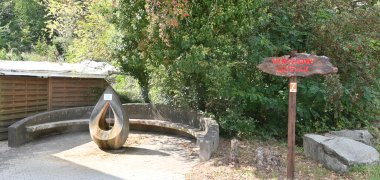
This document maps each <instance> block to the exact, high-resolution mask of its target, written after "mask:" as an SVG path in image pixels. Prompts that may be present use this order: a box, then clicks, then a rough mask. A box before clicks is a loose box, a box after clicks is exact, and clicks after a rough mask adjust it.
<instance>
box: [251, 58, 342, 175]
mask: <svg viewBox="0 0 380 180" xmlns="http://www.w3.org/2000/svg"><path fill="white" fill-rule="evenodd" d="M257 67H258V68H259V69H260V70H261V71H263V72H265V73H268V74H272V75H275V76H284V77H289V78H290V82H289V108H288V156H287V160H288V163H287V179H294V145H295V139H296V130H295V125H296V109H297V107H296V97H297V77H308V76H311V75H315V74H321V75H323V74H331V73H337V72H338V68H336V67H334V66H333V65H332V64H331V63H330V61H329V58H328V57H326V56H316V55H310V54H306V53H294V54H292V55H290V56H282V57H269V58H265V59H264V62H263V63H261V64H259V65H258V66H257Z"/></svg>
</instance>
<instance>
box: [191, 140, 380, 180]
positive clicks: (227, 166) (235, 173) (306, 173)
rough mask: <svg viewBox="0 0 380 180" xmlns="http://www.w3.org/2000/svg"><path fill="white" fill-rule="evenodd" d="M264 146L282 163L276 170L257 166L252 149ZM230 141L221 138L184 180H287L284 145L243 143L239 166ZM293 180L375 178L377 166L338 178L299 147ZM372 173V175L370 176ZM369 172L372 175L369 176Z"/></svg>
mask: <svg viewBox="0 0 380 180" xmlns="http://www.w3.org/2000/svg"><path fill="white" fill-rule="evenodd" d="M257 147H263V148H267V149H270V150H271V151H276V153H279V154H280V155H281V163H280V165H279V166H277V167H273V166H272V167H271V166H268V167H264V168H262V167H258V166H257V164H256V160H255V156H256V154H255V150H256V148H257ZM229 153H230V140H229V139H221V140H220V144H219V148H218V150H217V152H216V153H215V154H214V155H213V157H212V159H211V160H210V161H208V162H204V163H200V164H198V165H197V166H195V167H194V168H193V169H192V171H191V172H190V173H189V174H188V175H187V179H218V180H221V179H226V180H227V179H228V180H231V179H239V180H240V179H250V180H251V179H286V155H287V146H286V144H285V143H279V142H278V141H275V140H271V141H260V140H250V141H247V140H244V141H240V145H239V163H237V164H235V165H234V164H233V163H231V162H230V158H229V156H230V154H229ZM295 162H296V167H295V177H296V179H302V180H303V179H326V180H333V179H376V177H377V175H378V174H377V172H376V171H377V170H378V169H380V166H374V167H361V168H355V169H354V171H353V172H349V173H346V174H344V175H340V174H337V173H334V172H332V171H330V170H328V169H326V168H324V167H323V166H322V165H321V164H318V163H316V162H314V161H313V160H311V159H309V158H306V157H305V156H304V155H303V152H302V148H297V150H296V157H295ZM373 172H375V173H376V174H375V176H374V175H373ZM371 173H372V174H371Z"/></svg>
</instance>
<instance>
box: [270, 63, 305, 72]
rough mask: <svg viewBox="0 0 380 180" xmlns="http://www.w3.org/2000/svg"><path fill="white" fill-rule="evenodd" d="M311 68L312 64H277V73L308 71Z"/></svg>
mask: <svg viewBox="0 0 380 180" xmlns="http://www.w3.org/2000/svg"><path fill="white" fill-rule="evenodd" d="M309 70H310V66H307V65H306V66H297V65H296V66H290V65H288V66H284V65H278V66H276V71H277V73H294V72H297V73H308V72H309Z"/></svg>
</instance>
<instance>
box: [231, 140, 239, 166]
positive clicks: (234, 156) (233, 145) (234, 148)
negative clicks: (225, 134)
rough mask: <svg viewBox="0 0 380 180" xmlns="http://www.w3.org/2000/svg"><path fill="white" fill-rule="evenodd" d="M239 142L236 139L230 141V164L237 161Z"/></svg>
mask: <svg viewBox="0 0 380 180" xmlns="http://www.w3.org/2000/svg"><path fill="white" fill-rule="evenodd" d="M238 156H239V140H237V139H236V138H234V139H232V140H231V152H230V159H231V162H234V163H238V162H239V159H238Z"/></svg>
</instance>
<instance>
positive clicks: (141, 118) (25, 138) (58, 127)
mask: <svg viewBox="0 0 380 180" xmlns="http://www.w3.org/2000/svg"><path fill="white" fill-rule="evenodd" d="M123 106H124V108H125V110H126V112H127V114H128V117H129V123H130V128H131V129H138V126H148V127H150V128H149V129H151V130H154V129H155V128H164V129H169V130H170V129H171V130H175V131H177V132H181V133H184V134H187V135H190V136H192V137H194V138H195V139H196V140H197V145H199V158H200V160H202V161H205V160H208V159H210V157H211V154H212V153H213V152H214V151H215V150H216V149H217V147H218V144H219V125H218V124H217V122H216V121H215V120H213V119H211V118H204V117H203V116H201V115H200V114H198V113H197V112H196V111H192V110H186V109H182V108H173V107H170V106H165V105H152V104H137V103H136V104H124V105H123ZM92 110H93V106H90V107H78V108H68V109H61V110H55V111H48V112H44V113H40V114H36V115H33V116H30V117H27V118H24V119H22V120H20V121H18V122H16V123H14V124H13V125H11V126H10V127H9V128H8V131H9V132H8V146H9V147H17V146H20V145H22V144H24V143H27V142H30V141H32V140H33V139H36V138H39V137H41V136H46V135H50V134H60V133H65V132H73V131H88V123H89V117H90V115H91V112H92ZM166 132H169V131H166Z"/></svg>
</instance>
